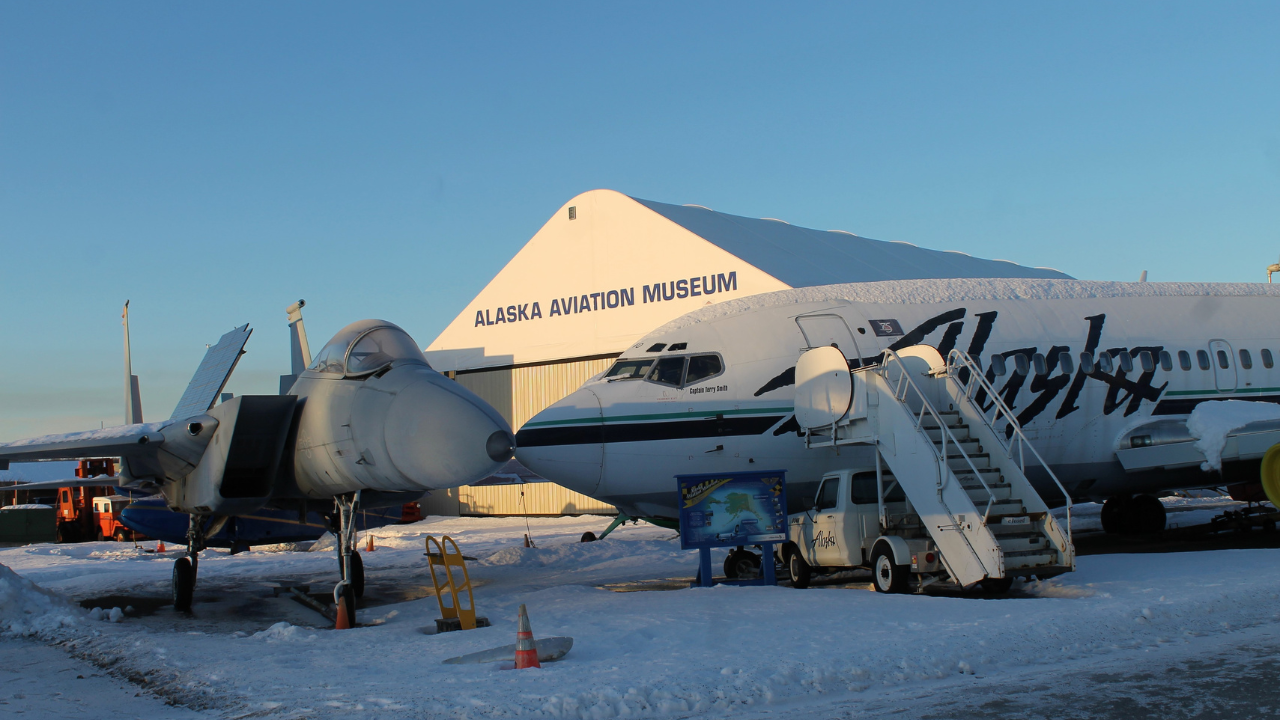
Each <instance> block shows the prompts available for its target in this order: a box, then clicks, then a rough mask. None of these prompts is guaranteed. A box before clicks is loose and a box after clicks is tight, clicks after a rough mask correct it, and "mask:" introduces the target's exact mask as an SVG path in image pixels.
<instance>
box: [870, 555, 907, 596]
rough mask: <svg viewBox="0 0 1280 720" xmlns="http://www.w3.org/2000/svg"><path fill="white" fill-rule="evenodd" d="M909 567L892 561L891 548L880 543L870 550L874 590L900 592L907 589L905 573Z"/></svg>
mask: <svg viewBox="0 0 1280 720" xmlns="http://www.w3.org/2000/svg"><path fill="white" fill-rule="evenodd" d="M910 572H911V569H910V568H909V567H907V566H906V565H897V564H895V563H894V562H893V550H891V549H889V546H888V545H886V544H883V543H881V544H880V545H876V547H875V550H873V551H872V552H871V573H872V575H873V576H874V578H873V584H874V585H875V588H876V592H882V593H901V592H906V591H907V574H908V573H910Z"/></svg>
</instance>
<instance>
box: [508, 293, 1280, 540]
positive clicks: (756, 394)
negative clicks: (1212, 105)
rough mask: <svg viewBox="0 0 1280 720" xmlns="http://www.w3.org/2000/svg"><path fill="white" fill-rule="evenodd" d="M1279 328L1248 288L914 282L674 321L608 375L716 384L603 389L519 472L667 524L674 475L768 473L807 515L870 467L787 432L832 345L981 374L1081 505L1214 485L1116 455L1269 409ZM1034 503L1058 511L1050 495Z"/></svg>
mask: <svg viewBox="0 0 1280 720" xmlns="http://www.w3.org/2000/svg"><path fill="white" fill-rule="evenodd" d="M1277 311H1280V289H1275V290H1273V289H1272V288H1271V287H1269V286H1267V285H1261V284H1259V285H1243V284H1242V285H1227V284H1199V283H1196V284H1191V283H1186V284H1183V283H1179V284H1173V283H1169V284H1155V283H1151V284H1148V283H1091V282H1082V281H1066V280H1051V281H1049V280H925V281H903V282H884V283H865V284H857V285H835V286H827V287H822V288H807V289H802V290H788V291H782V292H778V293H770V294H765V295H758V296H754V297H751V298H744V299H742V300H737V301H733V302H730V303H725V304H723V305H717V306H711V307H708V308H704V309H703V310H700V311H695V312H694V313H691V314H690V315H687V316H685V317H684V318H681V319H678V320H676V321H673V322H672V323H669V324H668V325H667V326H665V327H663V328H659V329H658V330H656V331H655V332H653V333H651V334H650V335H648V336H646V337H645V338H644V339H642V340H641V341H640V342H638V343H636V344H635V345H633V346H632V347H631V348H629V349H628V350H627V351H625V352H623V353H622V355H621V356H620V358H619V359H618V363H619V364H623V366H624V367H625V364H626V363H630V362H637V363H640V364H642V365H643V363H644V362H645V361H647V360H652V361H653V362H654V363H661V362H662V361H663V360H664V359H666V360H667V365H668V366H669V367H670V368H674V367H675V365H676V364H677V363H676V361H674V360H671V358H677V357H681V358H689V360H686V364H688V365H689V366H690V367H692V364H693V363H694V362H697V363H698V364H699V367H700V368H701V370H700V372H705V370H706V368H708V367H712V368H713V367H714V366H715V364H716V361H715V360H711V359H708V358H709V357H710V356H715V357H716V358H718V359H719V364H720V366H721V372H719V373H717V374H713V375H710V376H707V377H698V378H697V379H695V380H693V381H692V382H689V381H688V380H686V379H684V378H683V377H679V376H678V374H677V373H675V371H674V370H672V372H671V373H668V374H667V375H666V376H665V378H664V377H660V376H659V373H658V371H659V370H661V369H662V368H661V366H659V367H657V368H654V367H652V366H650V367H646V368H645V373H644V374H643V375H644V376H643V377H635V378H630V379H619V377H618V375H616V374H615V375H614V376H613V377H607V375H608V373H606V374H605V375H606V376H601V377H597V378H594V379H592V380H591V381H589V382H588V383H586V384H585V385H583V387H582V388H581V389H579V390H578V391H576V392H574V393H573V394H571V395H570V396H569V397H567V398H565V399H564V400H562V401H560V402H559V403H556V404H555V405H552V406H551V407H549V408H547V409H546V410H544V411H543V412H542V413H540V414H539V415H537V416H536V417H534V418H533V419H532V420H531V421H530V422H528V423H527V424H525V425H524V427H523V428H521V430H520V432H519V434H518V435H517V446H518V450H517V457H518V458H519V459H520V461H521V462H522V463H523V464H525V465H526V466H527V467H529V468H530V469H531V470H533V471H534V472H537V473H539V474H540V475H543V476H544V477H547V478H548V479H550V480H554V481H556V482H559V483H561V484H564V485H566V486H568V487H570V488H572V489H574V490H577V491H579V492H582V493H584V494H587V495H590V496H592V497H595V498H598V499H601V500H604V501H606V502H610V503H613V504H615V505H617V506H619V508H620V509H622V510H623V512H626V513H628V514H630V515H633V516H636V517H662V518H674V517H676V516H677V514H678V513H677V508H676V502H675V499H676V498H675V481H674V479H673V477H674V476H675V475H677V474H687V473H703V472H728V471H740V470H749V469H774V468H782V469H785V470H786V471H787V478H788V485H789V489H790V492H789V495H790V496H791V498H792V500H793V501H795V500H797V499H799V498H811V497H812V495H813V491H814V490H815V489H816V485H817V482H818V481H819V479H820V478H821V477H822V476H823V474H824V473H827V472H831V471H834V470H838V469H840V468H846V467H851V466H859V465H861V466H869V465H870V464H871V463H872V462H873V461H874V455H873V450H872V449H871V448H869V447H855V448H850V447H845V448H841V449H840V450H839V452H838V453H837V451H836V449H834V448H806V446H805V442H804V439H803V438H802V436H801V435H800V433H799V432H798V431H799V426H798V425H797V424H796V423H795V420H794V414H793V395H794V367H795V364H796V360H797V358H798V357H799V356H800V354H801V353H802V352H804V351H805V350H807V349H809V348H813V347H820V346H824V345H831V344H833V343H834V344H836V345H837V346H838V347H839V348H840V349H841V350H842V351H843V352H844V354H845V356H846V358H847V359H848V360H849V362H850V366H851V367H855V368H856V367H858V366H861V365H866V364H871V363H875V362H878V356H879V355H880V354H881V353H882V351H883V350H884V349H885V348H889V347H892V348H894V349H899V348H905V347H909V346H912V345H917V344H924V345H929V346H932V347H934V348H936V349H938V350H939V351H940V353H941V354H942V355H943V356H944V357H945V356H946V354H947V353H948V352H949V351H950V350H952V349H959V350H962V351H965V352H967V353H969V354H970V355H971V356H972V357H974V358H979V359H980V362H981V363H982V366H983V368H984V369H985V372H986V375H987V377H988V379H989V380H991V381H992V382H993V383H994V385H995V387H996V388H997V389H998V390H999V391H1000V394H1001V396H1002V398H1003V399H1004V401H1005V402H1006V404H1008V405H1009V406H1010V407H1011V408H1012V409H1013V411H1014V412H1015V413H1016V414H1017V416H1018V420H1019V422H1020V423H1021V424H1022V426H1023V428H1024V430H1025V432H1026V434H1027V436H1028V438H1029V439H1030V440H1031V442H1032V443H1033V444H1034V445H1035V447H1036V449H1037V450H1038V451H1039V452H1040V454H1041V455H1042V456H1043V457H1044V458H1045V460H1046V461H1047V462H1048V463H1049V464H1050V466H1051V467H1052V468H1053V469H1054V472H1055V473H1056V474H1057V475H1058V477H1059V479H1061V480H1062V482H1063V483H1064V485H1065V486H1066V487H1067V489H1068V490H1069V491H1070V492H1071V494H1072V495H1073V496H1075V497H1076V498H1078V499H1079V498H1096V499H1101V498H1106V497H1110V496H1112V495H1117V494H1132V493H1142V492H1153V491H1157V490H1162V489H1176V488H1180V487H1203V486H1206V485H1211V484H1221V482H1222V478H1221V476H1216V475H1213V476H1211V475H1209V474H1207V473H1204V472H1201V471H1200V470H1198V469H1191V470H1185V471H1176V472H1159V473H1136V474H1127V473H1126V472H1125V471H1124V468H1123V467H1122V466H1121V465H1120V463H1119V462H1118V461H1117V460H1116V454H1115V451H1116V444H1117V442H1118V441H1119V440H1120V438H1121V437H1122V436H1123V435H1124V433H1125V432H1126V431H1128V430H1130V429H1132V428H1134V427H1135V426H1138V425H1140V424H1142V423H1144V422H1150V421H1151V420H1152V419H1153V418H1156V419H1160V418H1162V417H1174V418H1179V417H1181V418H1185V417H1186V415H1187V414H1188V413H1190V412H1191V410H1192V409H1193V408H1194V407H1195V405H1196V404H1198V403H1200V402H1203V401H1205V400H1222V399H1241V400H1260V401H1270V402H1280V368H1276V367H1275V362H1274V359H1275V358H1274V353H1277V352H1280V332H1278V331H1277V329H1276V327H1275V323H1274V320H1273V318H1274V317H1276V313H1277ZM673 348H674V349H673ZM1086 354H1087V355H1086ZM1082 356H1084V357H1082ZM698 358H701V359H698ZM1086 363H1088V364H1091V365H1092V367H1086ZM616 367H618V366H615V368H616ZM651 370H652V372H650V371H651ZM611 372H615V371H611ZM637 374H640V373H637ZM663 379H665V380H667V382H665V383H664V382H663ZM672 379H676V382H675V383H674V384H673V383H671V380H672ZM1029 474H1031V473H1029ZM1031 479H1032V481H1033V482H1037V480H1040V481H1046V478H1037V477H1035V476H1034V475H1033V474H1032V477H1031ZM1254 479H1256V478H1254ZM1037 484H1038V486H1039V485H1040V483H1037ZM1042 495H1043V496H1044V499H1045V500H1046V501H1047V502H1050V503H1051V504H1053V503H1055V496H1056V503H1058V504H1060V503H1061V502H1063V500H1062V498H1061V495H1060V494H1058V493H1056V492H1053V491H1050V489H1049V488H1048V487H1044V488H1043V492H1042Z"/></svg>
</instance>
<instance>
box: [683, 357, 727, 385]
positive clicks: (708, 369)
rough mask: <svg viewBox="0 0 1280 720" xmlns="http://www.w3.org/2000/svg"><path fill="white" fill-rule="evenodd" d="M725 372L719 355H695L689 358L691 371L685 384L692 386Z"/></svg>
mask: <svg viewBox="0 0 1280 720" xmlns="http://www.w3.org/2000/svg"><path fill="white" fill-rule="evenodd" d="M723 371H724V365H723V364H722V363H721V362H720V356H719V355H694V356H693V357H691V358H689V370H688V371H687V372H686V373H685V378H684V384H685V385H692V384H694V383H696V382H698V381H700V380H706V379H707V378H709V377H715V376H716V375H719V374H720V373H721V372H723Z"/></svg>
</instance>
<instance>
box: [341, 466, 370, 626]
mask: <svg viewBox="0 0 1280 720" xmlns="http://www.w3.org/2000/svg"><path fill="white" fill-rule="evenodd" d="M334 503H336V504H337V506H338V508H337V509H338V532H337V536H338V567H339V569H340V570H341V572H342V579H341V580H339V581H338V584H337V585H336V586H334V588H333V602H334V604H335V605H338V606H339V607H345V608H346V612H347V618H346V620H347V625H348V626H349V627H355V626H356V598H357V597H359V596H360V595H363V594H364V561H362V560H361V559H360V554H359V553H358V552H356V550H355V544H356V508H357V507H358V506H359V505H360V491H359V490H357V491H356V492H353V493H350V494H348V495H339V496H338V497H335V498H334ZM357 573H359V585H358V586H357V584H356V579H357Z"/></svg>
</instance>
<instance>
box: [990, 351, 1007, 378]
mask: <svg viewBox="0 0 1280 720" xmlns="http://www.w3.org/2000/svg"><path fill="white" fill-rule="evenodd" d="M991 372H992V373H994V374H995V376H996V377H1001V376H1003V375H1004V374H1005V373H1006V372H1008V370H1007V369H1006V368H1005V366H1004V358H1003V357H1002V356H1000V355H992V356H991Z"/></svg>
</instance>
